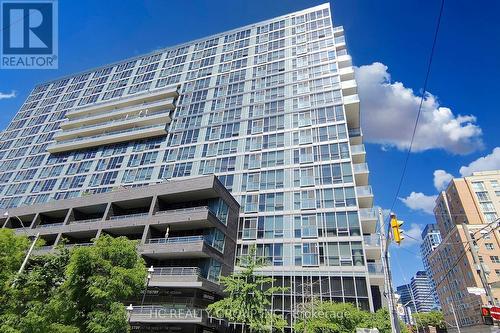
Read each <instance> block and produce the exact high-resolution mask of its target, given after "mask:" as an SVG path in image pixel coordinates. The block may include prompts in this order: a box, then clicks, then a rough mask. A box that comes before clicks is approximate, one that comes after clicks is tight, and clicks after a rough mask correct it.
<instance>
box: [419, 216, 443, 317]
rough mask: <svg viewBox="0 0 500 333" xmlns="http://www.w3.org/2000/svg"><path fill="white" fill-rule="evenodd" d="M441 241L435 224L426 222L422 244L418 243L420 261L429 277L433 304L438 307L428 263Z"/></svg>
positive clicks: (434, 285)
mask: <svg viewBox="0 0 500 333" xmlns="http://www.w3.org/2000/svg"><path fill="white" fill-rule="evenodd" d="M440 243H441V234H440V233H439V228H438V226H437V224H428V225H426V226H425V228H424V230H423V231H422V244H420V253H421V255H422V262H423V264H424V268H425V271H426V272H427V276H428V277H429V280H430V283H431V288H432V297H433V298H434V306H435V307H436V308H438V307H439V298H438V296H437V293H436V284H435V282H434V278H433V275H432V270H431V266H430V264H429V256H430V254H431V253H432V251H434V249H435V248H436V247H437V246H438V245H439V244H440Z"/></svg>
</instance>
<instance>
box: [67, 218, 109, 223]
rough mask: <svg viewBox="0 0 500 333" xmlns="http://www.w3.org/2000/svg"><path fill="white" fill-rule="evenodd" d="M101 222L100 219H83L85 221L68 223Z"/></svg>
mask: <svg viewBox="0 0 500 333" xmlns="http://www.w3.org/2000/svg"><path fill="white" fill-rule="evenodd" d="M99 221H102V217H98V218H94V219H85V220H74V221H71V222H70V223H92V222H99Z"/></svg>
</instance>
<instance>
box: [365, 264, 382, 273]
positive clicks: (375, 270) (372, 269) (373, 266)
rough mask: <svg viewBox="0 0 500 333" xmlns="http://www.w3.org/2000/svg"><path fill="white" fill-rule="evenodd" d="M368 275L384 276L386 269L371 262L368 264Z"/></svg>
mask: <svg viewBox="0 0 500 333" xmlns="http://www.w3.org/2000/svg"><path fill="white" fill-rule="evenodd" d="M368 273H373V274H383V273H384V268H383V266H382V264H381V263H375V262H369V263H368Z"/></svg>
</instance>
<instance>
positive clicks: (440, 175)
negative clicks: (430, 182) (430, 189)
mask: <svg viewBox="0 0 500 333" xmlns="http://www.w3.org/2000/svg"><path fill="white" fill-rule="evenodd" d="M452 179H453V175H452V174H449V173H448V172H446V171H444V170H436V171H434V187H435V188H436V190H438V191H442V190H444V189H445V188H446V187H447V186H448V183H449V182H450V181H451V180H452Z"/></svg>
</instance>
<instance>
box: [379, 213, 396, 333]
mask: <svg viewBox="0 0 500 333" xmlns="http://www.w3.org/2000/svg"><path fill="white" fill-rule="evenodd" d="M378 223H379V225H380V238H381V242H380V244H381V246H382V268H383V269H384V280H385V281H384V282H385V283H384V285H385V286H384V291H385V296H386V297H387V301H388V305H389V316H390V318H391V330H392V333H401V328H400V327H399V317H398V314H397V310H396V301H395V299H394V289H393V287H392V277H391V266H390V264H389V245H390V239H389V237H388V235H389V232H390V230H391V224H390V223H388V224H387V233H386V231H385V230H384V228H385V225H384V216H383V214H382V209H381V208H379V209H378Z"/></svg>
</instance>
